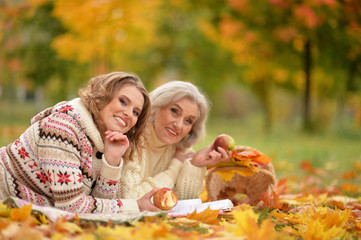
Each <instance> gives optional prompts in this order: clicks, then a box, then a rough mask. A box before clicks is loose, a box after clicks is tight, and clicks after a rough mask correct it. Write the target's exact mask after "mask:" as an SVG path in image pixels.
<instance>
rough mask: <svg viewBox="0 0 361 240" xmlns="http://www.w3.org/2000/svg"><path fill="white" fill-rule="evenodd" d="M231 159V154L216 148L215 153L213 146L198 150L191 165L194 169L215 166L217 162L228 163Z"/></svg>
mask: <svg viewBox="0 0 361 240" xmlns="http://www.w3.org/2000/svg"><path fill="white" fill-rule="evenodd" d="M231 158H232V152H231V151H228V152H227V151H226V150H224V149H223V148H221V147H218V149H217V151H216V150H214V149H213V144H211V145H209V146H207V147H205V148H203V149H201V150H199V151H198V152H197V153H196V154H195V156H194V157H193V159H192V160H191V163H192V164H193V165H194V166H196V167H205V166H215V165H217V164H218V163H219V162H228V161H230V160H231Z"/></svg>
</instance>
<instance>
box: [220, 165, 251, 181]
mask: <svg viewBox="0 0 361 240" xmlns="http://www.w3.org/2000/svg"><path fill="white" fill-rule="evenodd" d="M235 173H237V174H239V175H241V176H244V177H246V176H252V175H253V174H254V173H255V171H253V170H252V169H248V168H239V169H237V170H236V169H232V170H220V171H217V174H218V175H220V176H221V177H222V180H223V181H225V182H227V181H230V180H232V178H233V175H234V174H235Z"/></svg>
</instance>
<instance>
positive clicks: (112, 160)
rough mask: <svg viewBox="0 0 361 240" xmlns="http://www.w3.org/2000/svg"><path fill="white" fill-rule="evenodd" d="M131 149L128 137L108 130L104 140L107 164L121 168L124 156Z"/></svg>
mask: <svg viewBox="0 0 361 240" xmlns="http://www.w3.org/2000/svg"><path fill="white" fill-rule="evenodd" d="M128 148H129V140H128V137H127V136H126V135H124V134H123V133H120V132H117V131H110V130H107V131H106V132H105V139H104V155H105V159H106V160H107V163H108V164H109V165H111V166H116V167H117V166H119V164H120V161H121V158H122V156H123V155H124V153H125V151H126V150H127V149H128Z"/></svg>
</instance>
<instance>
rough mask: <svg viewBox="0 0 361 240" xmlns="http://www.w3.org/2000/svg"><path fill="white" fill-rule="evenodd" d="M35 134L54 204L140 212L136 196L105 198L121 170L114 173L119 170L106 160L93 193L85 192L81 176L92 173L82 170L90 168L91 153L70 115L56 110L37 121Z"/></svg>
mask: <svg viewBox="0 0 361 240" xmlns="http://www.w3.org/2000/svg"><path fill="white" fill-rule="evenodd" d="M38 134H39V142H38V153H37V154H38V156H39V161H40V162H41V168H42V171H43V172H44V173H45V174H46V175H47V184H48V186H49V188H50V189H51V193H52V198H53V201H54V206H55V207H57V208H59V209H62V210H65V211H70V212H78V213H118V212H124V211H126V212H138V211H139V208H138V204H137V202H136V200H135V199H134V200H132V199H107V198H108V197H109V196H110V195H113V196H114V194H115V192H116V189H117V187H118V182H119V178H120V175H119V174H120V173H119V174H114V173H117V171H118V169H116V168H111V167H110V166H107V165H105V163H103V164H102V167H101V172H100V177H99V178H98V179H96V190H95V192H96V193H95V194H94V195H89V194H86V190H87V188H89V186H86V183H88V181H87V182H86V181H84V179H83V178H91V177H92V176H91V175H92V172H91V170H90V172H89V170H88V172H84V171H85V170H84V169H85V168H84V166H87V167H88V169H91V168H89V166H92V155H89V154H88V153H89V149H86V148H89V145H88V144H87V140H86V136H85V134H84V133H83V130H82V128H81V126H80V125H79V123H78V122H77V120H76V119H75V118H74V117H73V116H70V115H68V114H65V113H62V112H57V113H54V114H52V115H50V116H49V117H46V118H44V119H43V120H41V121H40V122H39V130H38ZM103 161H104V159H103ZM112 175H114V176H113V177H112Z"/></svg>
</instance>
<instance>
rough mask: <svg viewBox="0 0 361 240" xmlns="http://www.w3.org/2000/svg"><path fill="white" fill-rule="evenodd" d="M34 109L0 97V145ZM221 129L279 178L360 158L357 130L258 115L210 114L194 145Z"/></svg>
mask: <svg viewBox="0 0 361 240" xmlns="http://www.w3.org/2000/svg"><path fill="white" fill-rule="evenodd" d="M36 113H37V110H36V107H35V105H34V103H32V102H28V103H23V104H19V103H14V102H6V101H0V116H1V117H0V146H6V145H7V144H9V143H11V142H12V141H14V140H15V139H16V138H18V137H19V136H20V134H21V133H22V132H23V131H24V130H25V129H26V128H27V127H28V126H29V122H30V119H31V117H33V116H34V115H35V114H36ZM221 133H227V134H229V135H231V136H232V137H233V138H234V139H235V141H236V144H237V145H248V146H252V147H254V148H256V149H258V150H260V151H261V152H263V153H265V154H266V155H267V156H269V157H271V158H273V159H274V160H273V164H274V166H275V169H276V172H277V176H278V177H279V178H282V177H285V176H292V175H299V174H300V172H301V171H300V165H301V163H302V162H304V161H309V162H311V164H312V165H314V166H316V167H320V168H323V169H325V170H326V171H330V172H333V171H343V172H345V171H348V170H351V169H352V168H353V166H354V163H355V162H361V151H360V142H361V132H360V131H356V130H352V131H343V132H341V133H340V132H337V131H333V132H331V131H329V132H322V133H320V132H319V133H312V134H311V133H304V132H302V131H299V130H298V129H297V127H295V126H292V125H286V124H283V125H282V124H278V125H276V126H275V127H274V128H273V129H272V131H269V132H265V131H264V129H263V128H262V124H261V119H260V118H257V117H253V118H249V119H246V120H239V119H221V118H214V117H210V118H209V120H208V123H207V135H206V138H205V139H204V141H202V142H201V143H199V144H197V145H196V146H195V147H194V148H195V149H196V150H198V149H200V148H202V147H204V146H206V145H209V144H211V143H212V142H213V141H214V139H215V138H216V137H217V135H219V134H221Z"/></svg>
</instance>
